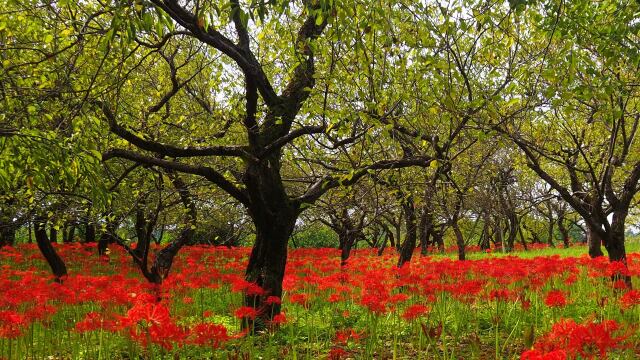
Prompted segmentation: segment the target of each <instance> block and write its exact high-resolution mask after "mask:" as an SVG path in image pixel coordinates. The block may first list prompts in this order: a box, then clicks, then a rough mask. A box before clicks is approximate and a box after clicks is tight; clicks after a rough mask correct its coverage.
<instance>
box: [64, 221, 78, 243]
mask: <svg viewBox="0 0 640 360" xmlns="http://www.w3.org/2000/svg"><path fill="white" fill-rule="evenodd" d="M75 233H76V226H75V225H74V224H69V225H68V226H67V231H66V233H64V234H63V236H64V239H63V240H62V241H63V242H64V243H65V244H68V243H71V242H73V237H74V235H75Z"/></svg>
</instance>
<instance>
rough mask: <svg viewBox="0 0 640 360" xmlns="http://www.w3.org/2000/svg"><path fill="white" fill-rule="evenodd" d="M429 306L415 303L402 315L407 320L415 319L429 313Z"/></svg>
mask: <svg viewBox="0 0 640 360" xmlns="http://www.w3.org/2000/svg"><path fill="white" fill-rule="evenodd" d="M429 310H430V309H429V307H428V306H425V305H421V304H414V305H411V306H409V307H408V308H407V309H406V310H405V311H404V313H403V314H402V317H403V318H404V319H405V320H414V319H416V318H418V317H420V316H423V315H425V314H427V313H428V312H429Z"/></svg>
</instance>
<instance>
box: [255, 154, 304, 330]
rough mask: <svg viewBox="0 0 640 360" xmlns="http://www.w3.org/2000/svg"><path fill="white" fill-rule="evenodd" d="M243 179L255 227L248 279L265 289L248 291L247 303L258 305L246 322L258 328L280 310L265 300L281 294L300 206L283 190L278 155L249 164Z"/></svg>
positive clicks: (278, 305) (263, 326)
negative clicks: (259, 292)
mask: <svg viewBox="0 0 640 360" xmlns="http://www.w3.org/2000/svg"><path fill="white" fill-rule="evenodd" d="M243 180H244V183H245V185H246V188H247V193H248V195H249V198H250V204H249V206H248V209H249V215H250V216H251V219H252V220H253V223H254V225H255V229H256V240H255V243H254V245H253V248H252V250H251V255H250V256H249V262H248V265H247V271H246V275H245V278H246V280H247V281H249V282H252V283H255V284H257V285H258V286H260V287H261V288H262V289H263V290H264V293H263V294H245V299H244V303H245V305H246V306H251V307H253V308H255V309H256V310H257V312H258V315H257V317H256V318H255V319H249V318H247V319H244V321H243V325H244V326H248V328H249V329H252V330H254V331H259V330H262V329H264V328H265V327H266V326H267V325H268V322H269V321H270V320H271V319H272V318H273V316H275V315H277V314H279V313H280V304H278V303H275V302H266V301H265V300H266V299H267V298H268V297H269V296H276V297H280V298H281V297H282V280H283V279H284V271H285V266H286V263H287V243H288V241H289V237H290V236H291V234H292V233H293V228H294V226H295V224H296V220H297V219H298V216H299V215H300V208H299V205H298V204H296V203H294V202H293V201H291V200H290V199H289V196H288V195H287V193H286V191H285V189H284V185H283V182H282V179H281V177H280V159H279V155H278V154H276V155H272V156H271V157H269V158H268V159H266V160H265V161H262V162H260V163H257V164H252V165H250V166H249V167H248V168H247V171H246V173H245V178H244V179H243Z"/></svg>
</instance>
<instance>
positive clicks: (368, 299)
mask: <svg viewBox="0 0 640 360" xmlns="http://www.w3.org/2000/svg"><path fill="white" fill-rule="evenodd" d="M386 301H387V299H386V298H383V297H381V296H379V295H376V294H366V295H363V296H362V298H361V299H360V304H361V305H363V306H365V307H366V308H367V309H369V311H371V312H372V313H374V314H378V315H380V314H384V313H386V312H387V304H386Z"/></svg>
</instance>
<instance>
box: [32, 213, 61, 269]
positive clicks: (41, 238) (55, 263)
mask: <svg viewBox="0 0 640 360" xmlns="http://www.w3.org/2000/svg"><path fill="white" fill-rule="evenodd" d="M34 232H35V236H36V242H37V243H38V248H39V249H40V252H41V253H42V255H43V256H44V258H45V260H46V261H47V263H48V264H49V266H50V267H51V272H53V275H54V276H55V277H56V281H57V282H62V278H63V277H64V276H66V275H67V267H66V266H65V264H64V261H63V260H62V258H60V256H59V255H58V253H56V249H55V248H54V247H53V245H51V241H50V240H49V239H48V238H47V231H46V229H45V220H44V219H43V218H36V219H35V220H34Z"/></svg>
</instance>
